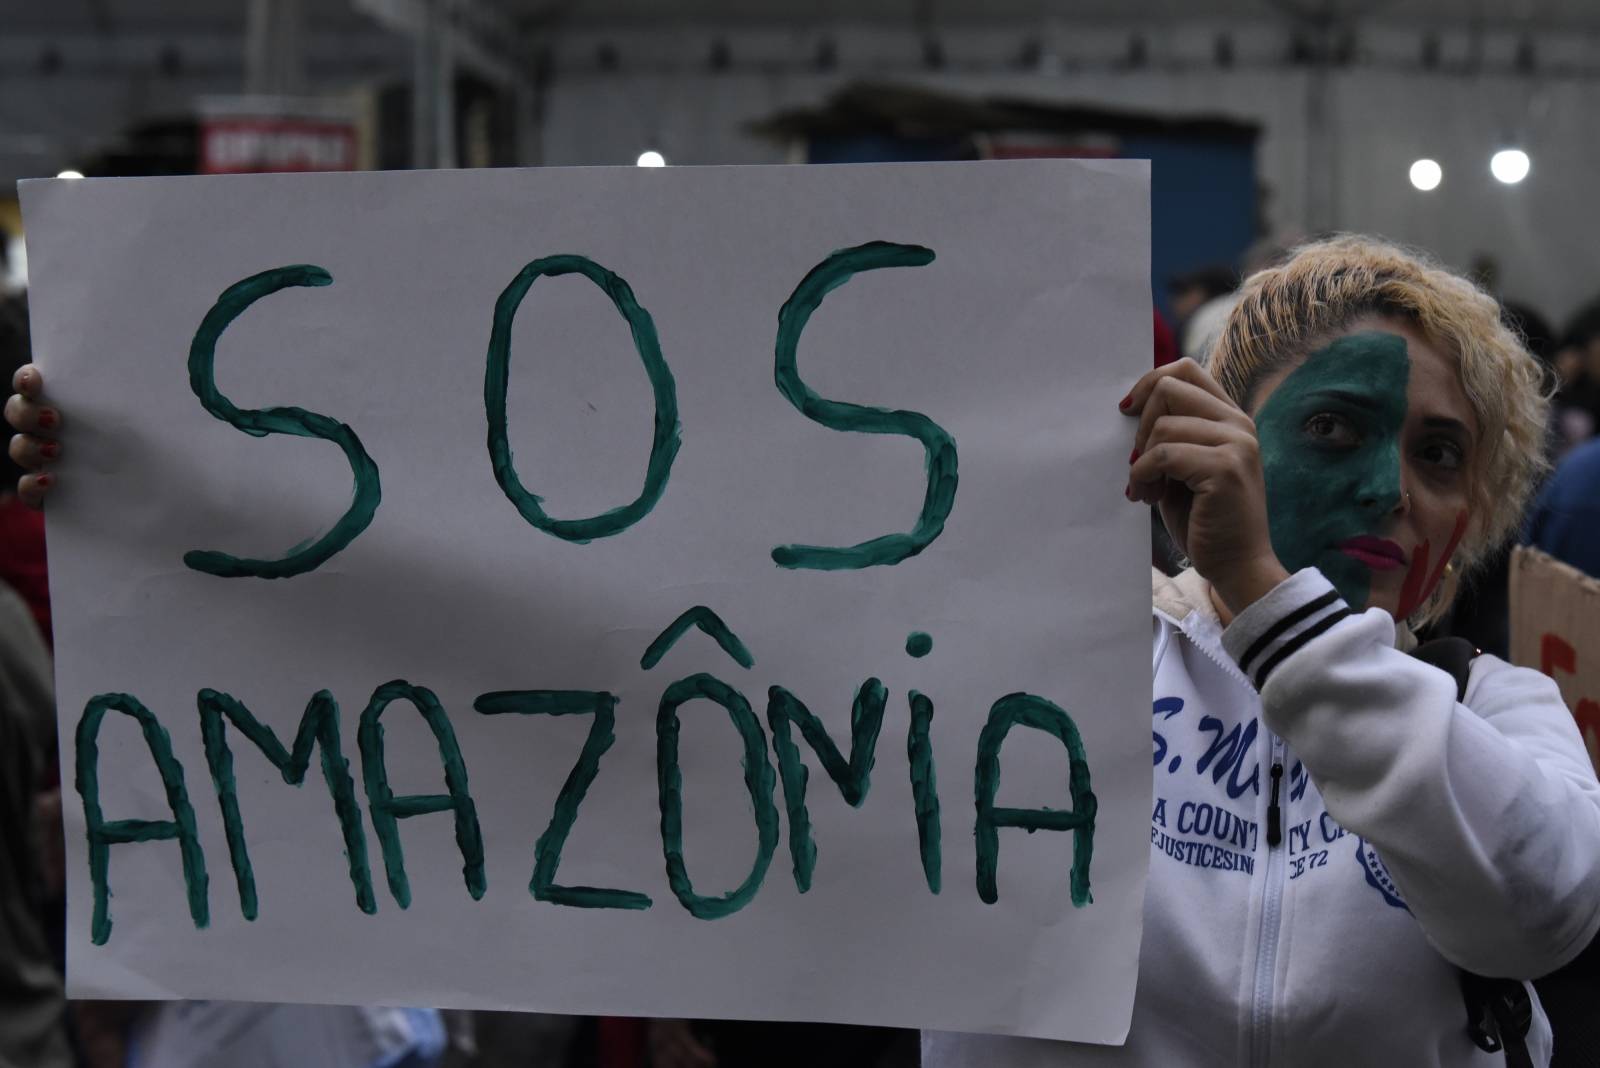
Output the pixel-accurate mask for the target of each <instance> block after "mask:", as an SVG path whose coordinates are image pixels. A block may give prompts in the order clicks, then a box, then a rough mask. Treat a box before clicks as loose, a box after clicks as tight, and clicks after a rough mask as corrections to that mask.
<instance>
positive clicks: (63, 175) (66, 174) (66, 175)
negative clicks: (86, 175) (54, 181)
mask: <svg viewBox="0 0 1600 1068" xmlns="http://www.w3.org/2000/svg"><path fill="white" fill-rule="evenodd" d="M56 177H57V178H82V177H83V172H82V171H62V172H61V173H60V174H58V175H56Z"/></svg>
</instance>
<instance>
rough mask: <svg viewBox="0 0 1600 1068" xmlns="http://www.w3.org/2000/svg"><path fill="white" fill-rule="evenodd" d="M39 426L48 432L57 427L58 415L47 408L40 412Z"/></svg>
mask: <svg viewBox="0 0 1600 1068" xmlns="http://www.w3.org/2000/svg"><path fill="white" fill-rule="evenodd" d="M39 425H40V426H42V427H44V428H45V429H46V430H48V429H50V428H51V427H53V426H55V425H56V413H55V412H52V411H51V410H50V409H48V408H46V409H45V410H44V411H42V412H40V413H39Z"/></svg>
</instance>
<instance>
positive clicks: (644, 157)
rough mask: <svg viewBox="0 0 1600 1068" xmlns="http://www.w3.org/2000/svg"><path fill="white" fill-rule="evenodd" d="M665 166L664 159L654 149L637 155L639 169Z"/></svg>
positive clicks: (665, 160)
mask: <svg viewBox="0 0 1600 1068" xmlns="http://www.w3.org/2000/svg"><path fill="white" fill-rule="evenodd" d="M666 165H667V159H666V157H665V156H663V155H662V154H661V153H659V152H657V151H656V150H655V149H651V150H650V151H648V152H641V153H639V166H641V167H665V166H666Z"/></svg>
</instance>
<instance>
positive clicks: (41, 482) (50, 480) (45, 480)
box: [33, 475, 56, 489]
mask: <svg viewBox="0 0 1600 1068" xmlns="http://www.w3.org/2000/svg"><path fill="white" fill-rule="evenodd" d="M33 481H34V484H35V485H37V486H38V487H39V488H40V489H48V488H49V487H50V486H52V485H54V484H55V481H56V478H55V476H54V475H40V476H38V477H37V478H35V479H34V480H33Z"/></svg>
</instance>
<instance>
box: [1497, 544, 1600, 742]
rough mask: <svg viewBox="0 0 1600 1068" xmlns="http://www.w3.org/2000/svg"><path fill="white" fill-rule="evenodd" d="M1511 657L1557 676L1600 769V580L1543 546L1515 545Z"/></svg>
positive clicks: (1513, 659) (1579, 728) (1527, 665)
mask: <svg viewBox="0 0 1600 1068" xmlns="http://www.w3.org/2000/svg"><path fill="white" fill-rule="evenodd" d="M1511 661H1512V663H1515V664H1521V665H1523V666H1524V667H1531V668H1537V669H1538V670H1540V671H1542V672H1544V673H1545V674H1546V675H1549V676H1550V677H1551V678H1553V679H1555V680H1556V685H1557V686H1559V687H1560V688H1561V696H1562V697H1564V698H1566V701H1567V707H1568V708H1570V709H1572V714H1573V716H1574V717H1576V719H1577V721H1578V730H1579V731H1580V732H1582V734H1583V744H1584V746H1585V747H1586V748H1587V749H1588V750H1589V759H1590V760H1591V761H1593V762H1594V765H1595V768H1596V770H1600V581H1596V580H1595V579H1594V578H1592V577H1590V576H1588V575H1585V574H1584V573H1583V572H1581V571H1579V570H1578V569H1577V568H1575V567H1572V566H1571V565H1569V564H1565V563H1562V562H1561V561H1560V560H1557V559H1555V558H1554V557H1552V556H1550V555H1548V554H1546V553H1542V552H1540V551H1539V550H1538V549H1531V548H1529V547H1527V546H1526V545H1522V546H1518V547H1517V548H1516V549H1515V550H1513V552H1512V554H1511Z"/></svg>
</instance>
